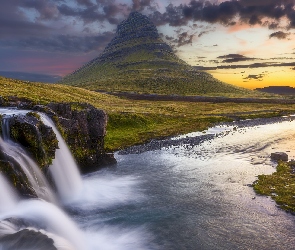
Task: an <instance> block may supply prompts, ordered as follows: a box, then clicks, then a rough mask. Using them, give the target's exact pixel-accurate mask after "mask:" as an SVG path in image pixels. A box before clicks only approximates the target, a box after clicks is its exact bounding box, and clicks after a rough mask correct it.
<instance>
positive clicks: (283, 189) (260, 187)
mask: <svg viewBox="0 0 295 250" xmlns="http://www.w3.org/2000/svg"><path fill="white" fill-rule="evenodd" d="M253 187H254V190H255V191H256V193H258V194H261V195H267V196H270V197H271V198H272V199H274V200H275V201H276V203H277V204H278V205H279V206H280V207H281V208H282V209H284V210H286V211H289V212H292V213H295V196H294V194H295V174H294V172H293V171H292V168H291V165H290V163H286V162H280V163H279V164H278V166H277V171H276V172H275V173H273V174H272V175H259V176H258V180H257V181H256V182H255V183H254V185H253Z"/></svg>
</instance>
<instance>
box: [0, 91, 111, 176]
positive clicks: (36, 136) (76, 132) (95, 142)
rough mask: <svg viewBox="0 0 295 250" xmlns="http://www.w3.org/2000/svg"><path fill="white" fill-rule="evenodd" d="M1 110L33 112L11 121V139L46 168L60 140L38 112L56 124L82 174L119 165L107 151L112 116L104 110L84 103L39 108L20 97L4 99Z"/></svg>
mask: <svg viewBox="0 0 295 250" xmlns="http://www.w3.org/2000/svg"><path fill="white" fill-rule="evenodd" d="M0 107H16V108H19V109H27V110H32V111H33V112H30V113H28V114H27V115H26V116H22V117H13V119H11V120H10V123H11V124H10V126H11V129H10V136H11V138H12V139H13V140H15V141H16V142H18V143H20V144H21V145H22V146H24V147H25V148H26V149H27V150H28V151H29V152H30V153H31V154H32V155H33V156H34V158H35V160H36V161H37V162H38V163H39V165H40V166H41V167H42V168H44V167H46V166H48V165H49V164H50V163H51V160H52V158H53V157H54V152H55V149H56V148H57V141H56V137H55V136H54V135H53V134H52V133H53V132H52V129H51V128H49V127H47V126H45V125H44V124H43V123H42V121H41V120H40V118H38V114H37V113H35V112H43V113H45V114H47V115H48V116H49V117H50V118H51V119H52V120H53V121H54V123H55V124H56V126H57V127H58V129H59V130H60V132H61V134H62V135H63V137H64V139H65V141H66V142H67V144H68V146H69V148H70V150H71V152H72V154H73V155H74V157H75V159H76V161H77V163H78V165H79V167H80V171H81V172H82V173H87V172H90V171H93V170H97V169H99V168H101V167H103V166H106V165H109V164H114V163H116V160H115V158H114V157H113V154H107V153H106V152H105V150H104V137H105V135H106V125H107V121H108V117H107V114H106V113H105V112H104V111H103V110H100V109H97V108H95V107H93V106H92V105H90V104H80V103H49V104H47V105H37V104H36V103H33V102H31V101H30V100H27V99H24V98H17V97H9V98H5V99H4V98H1V97H0ZM0 120H1V119H0ZM1 160H2V161H3V159H1Z"/></svg>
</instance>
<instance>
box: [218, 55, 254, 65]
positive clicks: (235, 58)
mask: <svg viewBox="0 0 295 250" xmlns="http://www.w3.org/2000/svg"><path fill="white" fill-rule="evenodd" d="M217 58H218V59H224V60H223V61H222V62H223V63H233V62H243V61H252V60H256V58H251V57H246V56H243V55H240V54H228V55H224V56H219V57H217Z"/></svg>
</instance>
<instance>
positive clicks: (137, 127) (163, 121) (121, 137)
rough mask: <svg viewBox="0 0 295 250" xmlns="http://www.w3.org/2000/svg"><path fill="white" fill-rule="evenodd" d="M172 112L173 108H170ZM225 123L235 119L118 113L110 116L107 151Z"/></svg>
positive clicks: (106, 138)
mask: <svg viewBox="0 0 295 250" xmlns="http://www.w3.org/2000/svg"><path fill="white" fill-rule="evenodd" d="M169 110H173V108H172V107H170V108H169ZM173 111H174V110H173ZM223 121H231V119H229V118H227V117H202V118H200V117H186V116H184V115H179V114H177V115H176V116H171V115H159V114H157V115H156V114H129V113H114V114H110V115H109V122H108V126H107V135H106V137H105V148H106V150H107V151H114V150H117V149H122V148H126V147H128V146H132V145H135V144H141V143H145V142H148V141H149V140H151V139H155V138H156V139H162V138H165V137H167V136H172V135H179V134H183V133H188V132H191V131H202V130H204V129H207V128H208V127H209V126H212V125H214V124H216V123H219V122H223Z"/></svg>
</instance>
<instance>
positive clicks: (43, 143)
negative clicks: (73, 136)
mask: <svg viewBox="0 0 295 250" xmlns="http://www.w3.org/2000/svg"><path fill="white" fill-rule="evenodd" d="M27 116H28V117H33V118H34V119H35V120H34V119H33V120H30V121H31V122H32V124H31V123H29V122H19V121H18V120H17V119H16V120H14V122H13V124H12V125H11V126H10V136H11V138H12V139H13V140H15V141H16V142H18V143H20V144H21V145H22V146H24V147H25V148H26V149H27V150H28V151H29V152H30V153H31V154H32V155H33V157H34V158H35V159H36V161H37V162H38V164H39V166H40V167H41V168H44V167H45V166H48V165H49V164H51V163H52V159H53V158H54V156H55V149H56V148H57V147H58V141H57V139H56V136H55V134H54V133H53V131H52V130H51V129H49V128H48V127H47V126H45V125H44V124H43V122H42V121H41V120H40V116H39V115H38V114H36V113H34V112H30V113H28V114H27Z"/></svg>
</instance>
